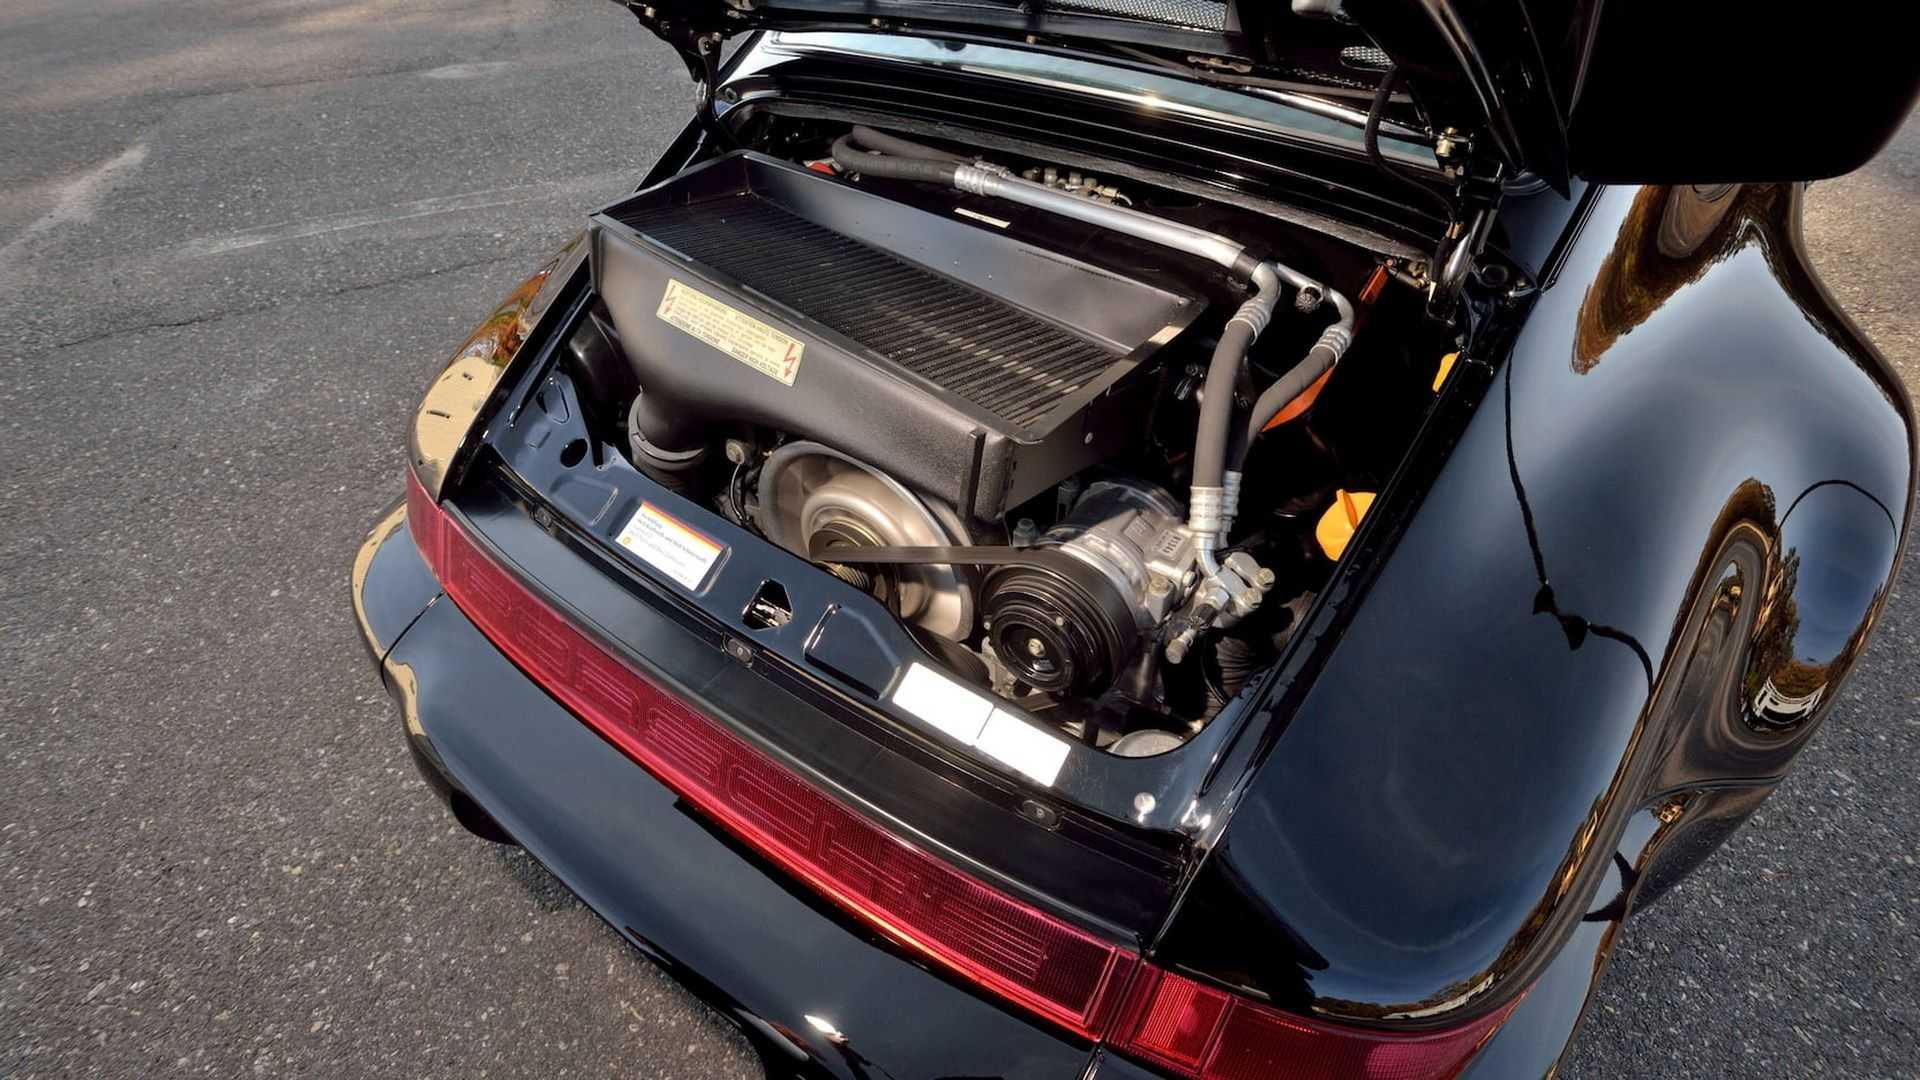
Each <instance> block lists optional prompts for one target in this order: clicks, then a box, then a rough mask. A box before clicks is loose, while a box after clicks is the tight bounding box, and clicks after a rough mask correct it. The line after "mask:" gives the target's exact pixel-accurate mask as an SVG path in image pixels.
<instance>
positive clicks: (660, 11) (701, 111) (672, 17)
mask: <svg viewBox="0 0 1920 1080" xmlns="http://www.w3.org/2000/svg"><path fill="white" fill-rule="evenodd" d="M619 2H621V3H623V4H624V5H625V7H626V8H627V10H628V11H631V12H633V17H634V18H636V19H638V20H640V25H642V26H644V27H646V28H647V29H648V30H650V31H652V32H653V34H654V36H655V37H658V38H659V39H660V40H662V41H664V42H666V43H667V44H669V45H671V46H673V51H674V52H676V53H678V54H679V56H680V62H681V63H683V64H685V65H686V66H687V74H688V75H690V76H692V78H693V84H694V113H695V116H696V118H697V119H698V120H699V121H700V124H701V126H702V127H704V128H706V129H707V130H708V131H709V132H711V133H712V134H713V135H714V136H715V137H716V138H718V139H720V140H721V141H722V142H727V143H731V142H732V139H731V137H730V136H729V135H728V134H727V132H726V130H725V129H724V128H722V127H721V126H720V117H719V114H717V113H716V112H714V109H713V102H714V97H713V95H714V89H713V88H714V84H715V83H716V82H718V81H719V77H720V44H721V42H723V41H725V40H726V38H727V32H728V27H727V24H726V22H725V20H724V19H715V18H713V17H712V12H713V8H712V6H711V5H708V4H701V3H697V2H688V0H652V2H651V3H646V2H642V0H619ZM724 10H726V11H727V13H728V14H730V15H734V14H736V13H734V12H733V10H732V9H731V8H728V9H724ZM736 17H737V15H736Z"/></svg>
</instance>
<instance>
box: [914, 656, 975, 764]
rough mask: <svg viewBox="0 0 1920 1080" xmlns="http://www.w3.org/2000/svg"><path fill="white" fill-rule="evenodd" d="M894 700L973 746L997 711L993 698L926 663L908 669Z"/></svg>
mask: <svg viewBox="0 0 1920 1080" xmlns="http://www.w3.org/2000/svg"><path fill="white" fill-rule="evenodd" d="M893 703H894V704H895V705H898V706H900V707H901V708H902V709H905V710H906V711H908V712H910V713H912V714H913V715H915V716H917V717H919V718H920V719H922V720H925V721H926V722H927V723H929V724H932V725H933V726H934V727H936V728H939V729H940V730H941V731H943V732H946V733H947V734H948V735H951V736H953V737H954V738H956V739H959V740H960V741H961V742H963V743H966V744H967V745H969V746H971V745H973V740H974V739H976V738H978V737H979V735H980V727H981V725H983V724H985V723H986V722H987V714H988V713H990V712H992V711H993V702H991V701H989V700H987V699H986V698H984V697H981V696H980V695H979V694H976V693H974V692H973V691H971V690H969V689H967V688H966V687H964V686H962V685H960V684H959V683H957V682H954V681H953V680H952V679H949V678H947V677H946V676H945V675H942V674H940V673H939V672H937V671H935V670H933V669H932V668H930V667H928V666H927V665H925V664H914V665H913V666H912V667H910V668H908V669H907V674H906V677H905V678H902V679H901V680H900V685H899V686H897V687H895V688H894V691H893Z"/></svg>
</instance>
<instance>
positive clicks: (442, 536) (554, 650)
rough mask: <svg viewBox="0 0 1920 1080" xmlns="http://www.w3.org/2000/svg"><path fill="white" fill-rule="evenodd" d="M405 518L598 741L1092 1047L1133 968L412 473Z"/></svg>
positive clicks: (503, 641) (873, 918)
mask: <svg viewBox="0 0 1920 1080" xmlns="http://www.w3.org/2000/svg"><path fill="white" fill-rule="evenodd" d="M407 519H408V523H409V525H411V526H412V528H413V532H414V538H415V541H416V543H418V544H419V546H420V550H421V551H422V552H423V553H424V554H425V555H426V559H427V563H428V565H429V566H430V567H431V568H432V570H433V571H434V575H435V576H436V577H438V578H439V579H440V583H441V585H442V586H443V587H444V588H445V589H446V591H447V595H448V596H449V597H451V598H452V599H453V602H454V603H455V604H457V605H459V607H460V610H461V611H462V612H463V613H465V614H466V616H467V617H468V618H469V619H472V620H473V622H474V623H475V625H477V626H478V627H479V628H480V630H481V632H483V633H484V634H486V636H487V637H488V639H489V640H491V641H492V642H493V643H494V645H495V646H497V647H498V648H499V649H500V650H501V651H502V652H504V653H506V654H507V656H508V657H510V658H511V659H512V660H513V661H514V663H516V664H518V665H519V666H520V667H521V668H522V669H523V670H525V671H526V672H527V674H528V675H529V676H531V677H532V678H533V680H534V681H535V682H538V683H539V684H540V685H541V686H542V687H543V688H545V689H546V691H547V692H548V693H549V694H552V695H553V696H554V697H555V698H557V699H558V700H559V701H560V702H561V703H562V704H563V705H565V706H566V707H567V708H568V709H569V710H571V711H573V712H574V713H576V714H577V715H579V716H580V718H581V719H583V720H584V721H586V722H587V723H588V724H589V725H590V726H592V727H593V728H594V730H596V731H598V732H600V734H601V735H602V736H604V737H605V738H606V739H608V740H609V741H610V742H612V743H613V744H614V745H615V746H618V747H619V748H620V749H621V750H622V751H624V752H625V753H626V754H627V756H628V757H631V758H633V759H634V760H635V761H636V762H638V763H639V764H640V765H641V766H642V767H644V768H645V769H646V770H647V771H648V772H650V773H652V774H653V775H654V776H656V777H657V778H659V779H660V780H661V782H663V783H665V784H666V785H667V786H668V787H670V788H672V789H673V790H674V792H675V793H677V794H678V795H680V796H681V797H682V798H684V799H686V800H687V801H688V802H690V803H692V804H693V805H694V806H696V807H698V808H699V809H700V810H701V811H702V812H703V813H705V814H707V815H708V816H710V817H712V818H713V819H714V820H716V821H717V822H719V823H720V824H721V825H722V826H724V827H725V828H726V829H727V831H728V832H730V833H732V834H733V835H734V836H736V837H738V838H739V839H740V840H742V841H744V842H745V843H746V844H747V845H748V846H750V847H752V848H753V849H754V850H755V851H757V852H759V853H760V854H761V855H763V856H765V857H766V858H768V859H770V860H772V861H773V862H775V863H777V864H778V865H779V866H780V867H781V869H783V870H785V871H786V872H787V873H789V874H792V875H793V876H794V877H797V878H799V879H801V880H802V881H805V882H806V883H807V884H808V885H810V886H811V887H813V888H814V889H815V890H817V891H818V892H820V893H821V894H823V895H824V896H826V897H828V898H829V899H831V900H832V901H834V902H835V903H837V904H838V905H840V906H841V907H843V908H845V909H846V910H848V911H849V912H851V913H852V914H853V915H855V916H857V917H858V918H860V919H861V920H862V921H864V922H866V923H868V924H869V925H871V926H873V927H875V928H876V929H878V930H880V931H881V932H883V933H884V934H886V935H887V936H888V937H890V938H892V939H894V940H895V941H898V942H900V943H901V944H903V945H907V946H909V947H911V948H913V949H914V950H916V951H918V952H919V953H921V954H923V955H925V956H926V957H927V958H929V959H931V960H933V961H936V962H937V963H939V964H941V965H942V966H944V967H947V968H949V969H951V970H953V971H954V972H955V973H956V974H958V975H960V976H962V977H963V978H966V979H968V980H969V981H972V982H974V983H977V984H979V985H980V986H982V987H984V988H986V989H988V990H990V991H991V992H993V993H994V994H996V995H998V996H1000V997H1003V998H1006V999H1008V1000H1011V1001H1013V1002H1016V1003H1018V1004H1020V1005H1022V1006H1024V1007H1026V1008H1027V1009H1030V1010H1032V1011H1033V1012H1036V1013H1038V1014H1040V1015H1041V1016H1043V1017H1046V1018H1047V1019H1049V1020H1052V1021H1054V1022H1055V1023H1058V1024H1060V1025H1062V1026H1063V1027H1066V1028H1068V1029H1070V1030H1072V1031H1074V1032H1076V1033H1078V1034H1080V1035H1082V1036H1084V1037H1086V1038H1089V1039H1096V1038H1098V1037H1099V1034H1100V1032H1101V1031H1102V1030H1103V1029H1104V1028H1105V1027H1106V1026H1107V1022H1108V1021H1109V1020H1110V1019H1111V1016H1112V1013H1113V1011H1114V1008H1115V1007H1116V1006H1117V1005H1118V1004H1119V1001H1120V998H1121V996H1122V994H1123V992H1124V990H1125V988H1126V986H1127V980H1128V977H1129V976H1130V975H1131V974H1132V971H1133V968H1134V965H1135V964H1136V963H1137V961H1136V959H1135V957H1134V956H1133V954H1132V953H1131V952H1129V951H1128V950H1125V949H1122V948H1120V947H1119V946H1116V945H1113V944H1110V943H1108V942H1104V941H1101V940H1100V939H1098V938H1096V937H1094V936H1092V935H1091V934H1088V933H1086V932H1084V931H1082V930H1079V929H1078V928H1076V927H1073V926H1070V925H1068V924H1067V923H1065V922H1062V921H1061V920H1059V919H1056V918H1054V917H1053V916H1051V915H1048V914H1046V913H1045V912H1042V911H1040V910H1038V909H1037V908H1034V907H1031V906H1029V905H1027V904H1023V903H1021V902H1019V901H1017V900H1014V899H1013V898H1011V897H1009V896H1006V895H1004V894H1002V893H1000V892H997V891H996V890H994V889H991V888H988V887H987V886H985V885H983V884H981V883H980V882H978V881H976V880H974V879H973V878H972V877H970V876H968V875H966V874H964V873H962V872H960V871H959V870H957V869H955V868H953V867H952V866H951V865H949V864H948V863H946V862H945V861H943V860H941V859H939V858H937V857H935V856H933V855H930V854H928V853H927V852H925V851H922V850H921V849H919V848H917V847H915V846H913V845H911V844H908V843H906V842H905V841H903V840H901V839H899V838H898V837H896V836H894V835H892V834H891V833H889V832H887V831H886V830H884V829H882V828H880V827H879V826H877V825H875V824H873V823H872V822H871V821H869V820H868V819H866V818H864V817H862V816H860V815H858V814H856V813H854V812H853V811H851V810H849V809H848V808H847V807H845V806H844V805H842V804H841V803H839V802H838V801H836V800H834V799H832V798H830V797H829V796H827V795H826V794H824V793H822V792H821V791H820V790H819V789H817V788H815V787H813V786H812V785H811V784H808V783H807V782H805V781H803V780H802V779H801V778H800V777H799V776H798V775H796V774H794V773H793V772H792V771H790V770H788V769H786V768H784V767H782V766H780V765H778V764H776V763H775V762H774V761H773V760H772V759H771V758H769V757H768V756H767V755H766V754H765V753H764V752H762V751H760V750H757V749H756V748H754V747H753V746H751V745H750V744H748V743H747V742H746V741H745V740H744V739H742V738H740V737H739V736H737V735H735V734H733V733H732V732H730V731H727V730H726V729H724V728H722V727H721V726H720V725H719V724H718V723H717V722H715V721H713V720H710V719H708V718H706V717H704V716H701V715H699V714H698V713H695V712H694V711H693V710H692V709H689V708H688V707H687V706H686V705H684V704H682V703H681V702H680V701H678V700H677V699H675V698H674V697H672V696H671V695H670V694H668V693H667V692H665V691H663V690H662V689H660V688H659V687H658V686H656V685H655V684H654V683H653V682H652V681H650V680H649V679H648V678H646V677H645V676H642V675H641V674H640V673H638V672H636V671H634V670H633V669H632V668H630V667H628V666H626V665H625V664H624V663H622V662H621V661H619V660H617V659H615V658H614V657H613V656H612V655H611V654H610V653H608V652H607V651H606V650H605V649H604V648H602V647H601V646H600V645H599V644H598V643H596V642H595V641H593V640H592V639H590V638H588V637H587V636H586V635H585V634H583V633H582V632H581V631H579V630H577V629H575V628H574V627H573V626H572V625H571V624H570V623H569V622H568V621H567V620H566V619H564V618H562V617H561V616H560V615H559V614H557V613H556V612H554V611H553V610H552V609H551V608H549V607H548V606H547V605H546V604H545V603H543V602H542V601H541V600H540V598H539V597H537V596H536V595H535V594H534V593H533V592H532V591H531V590H529V589H527V588H526V586H524V585H522V584H521V583H520V582H519V581H518V580H517V579H515V578H514V577H513V576H512V575H510V574H508V573H507V572H506V571H505V570H503V569H501V568H500V567H498V566H496V565H495V564H494V563H493V561H492V560H491V559H490V558H489V557H488V556H487V555H486V554H485V553H484V552H483V551H482V550H481V549H480V548H479V547H478V546H476V545H475V544H474V542H473V541H472V540H471V539H470V538H468V537H467V535H466V534H465V532H464V531H463V530H461V529H460V528H458V527H457V526H456V525H454V523H453V521H452V519H451V518H450V517H448V516H447V515H445V514H444V513H442V512H441V511H440V509H439V508H438V507H437V506H435V505H434V504H433V502H432V501H431V500H430V499H429V498H428V496H427V494H426V492H425V491H424V490H422V489H420V488H419V486H418V485H417V484H416V483H413V482H412V480H411V477H409V483H408V488H407Z"/></svg>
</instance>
